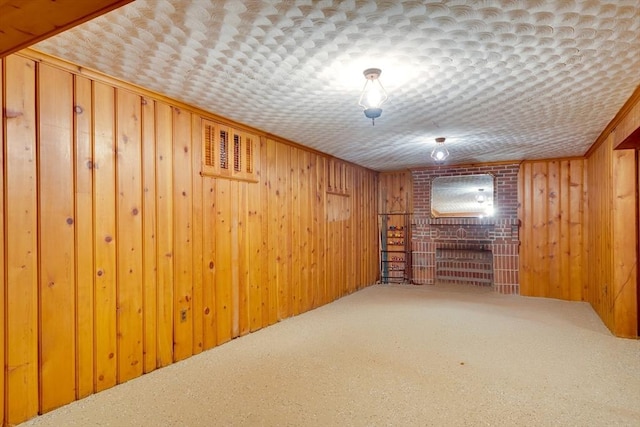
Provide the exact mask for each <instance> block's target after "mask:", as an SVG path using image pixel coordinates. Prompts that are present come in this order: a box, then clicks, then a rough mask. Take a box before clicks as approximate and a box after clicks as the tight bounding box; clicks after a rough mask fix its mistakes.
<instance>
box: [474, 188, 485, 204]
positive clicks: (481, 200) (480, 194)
mask: <svg viewBox="0 0 640 427" xmlns="http://www.w3.org/2000/svg"><path fill="white" fill-rule="evenodd" d="M485 200H486V197H485V195H484V188H478V194H476V202H478V203H484V201H485Z"/></svg>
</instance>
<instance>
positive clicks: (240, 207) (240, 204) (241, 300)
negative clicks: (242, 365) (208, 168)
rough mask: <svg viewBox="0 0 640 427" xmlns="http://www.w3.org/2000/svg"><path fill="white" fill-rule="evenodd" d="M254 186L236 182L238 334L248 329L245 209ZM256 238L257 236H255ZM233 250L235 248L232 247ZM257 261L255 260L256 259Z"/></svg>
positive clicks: (244, 333)
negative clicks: (249, 187) (250, 189)
mask: <svg viewBox="0 0 640 427" xmlns="http://www.w3.org/2000/svg"><path fill="white" fill-rule="evenodd" d="M249 185H251V186H255V184H249V183H247V182H238V198H237V212H238V232H237V233H235V234H237V236H238V238H237V241H238V244H237V251H238V310H237V313H238V335H246V334H248V333H249V330H250V302H249V296H250V294H249V270H250V268H251V264H250V262H249V253H248V250H247V249H248V248H249V240H250V239H251V237H250V236H249V234H248V223H249V212H248V210H247V205H248V204H247V194H248V186H249ZM255 237H256V239H258V238H259V236H255ZM234 250H235V248H234ZM256 261H257V260H256Z"/></svg>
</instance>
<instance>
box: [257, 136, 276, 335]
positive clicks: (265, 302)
mask: <svg viewBox="0 0 640 427" xmlns="http://www.w3.org/2000/svg"><path fill="white" fill-rule="evenodd" d="M270 145H271V144H270V143H269V141H268V140H267V138H265V137H262V138H260V158H261V166H260V167H261V169H260V179H261V189H260V207H261V212H262V220H261V221H260V234H261V235H262V253H263V256H262V260H263V261H262V263H261V264H262V274H261V276H260V288H261V292H260V294H261V296H262V302H261V309H262V323H261V327H265V326H269V325H270V324H271V323H272V319H273V322H275V317H276V315H275V314H273V313H274V311H275V310H272V301H271V289H272V288H273V281H272V280H271V275H270V274H271V271H270V269H271V259H272V258H271V257H272V255H273V250H272V249H273V248H272V247H271V240H270V233H269V229H270V225H271V217H270V214H271V211H270V206H271V204H270V196H271V194H270V191H269V190H270V188H271V177H270V170H271V169H272V167H271V163H269V160H270V158H269V154H270V151H269V149H268V147H269V146H270Z"/></svg>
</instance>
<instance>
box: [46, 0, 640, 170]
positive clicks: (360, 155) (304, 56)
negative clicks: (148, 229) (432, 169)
mask: <svg viewBox="0 0 640 427" xmlns="http://www.w3.org/2000/svg"><path fill="white" fill-rule="evenodd" d="M36 48H37V49H39V50H41V51H44V52H47V53H50V54H53V55H55V56H58V57H61V58H64V59H67V60H70V61H72V62H74V63H77V64H79V65H82V66H85V67H90V68H94V69H97V70H99V71H102V72H104V73H107V74H109V75H112V76H115V77H118V78H121V79H124V80H126V81H130V82H132V83H135V84H138V85H141V86H144V87H147V88H149V89H152V90H154V91H157V92H160V93H162V94H165V95H168V96H171V97H174V98H176V99H178V100H181V101H184V102H187V103H189V104H192V105H195V106H198V107H201V108H203V109H206V110H208V111H211V112H213V113H216V114H220V115H222V116H225V117H228V118H230V119H233V120H236V121H240V122H243V123H246V124H249V125H252V126H254V127H257V128H260V129H262V130H264V131H267V132H270V133H272V134H276V135H279V136H281V137H284V138H288V139H290V140H293V141H296V142H299V143H301V144H304V145H307V146H310V147H313V148H316V149H318V150H321V151H324V152H326V153H329V154H333V155H335V156H338V157H341V158H343V159H345V160H349V161H353V162H355V163H358V164H360V165H363V166H367V167H370V168H372V169H377V170H393V169H400V168H405V167H418V166H426V165H430V164H432V160H431V159H430V158H429V153H430V151H431V149H432V147H433V145H434V144H435V142H434V139H435V138H436V137H439V136H444V137H446V138H447V142H446V145H447V146H448V148H449V150H450V151H451V157H450V160H449V161H448V162H449V163H470V162H490V161H502V160H521V159H538V158H551V157H564V156H576V155H582V154H584V153H585V151H586V150H587V149H588V147H589V146H590V145H591V144H592V143H593V142H594V141H595V139H596V138H597V137H598V135H599V134H600V132H601V131H602V130H603V129H604V128H605V126H606V125H607V124H608V123H609V121H611V119H612V118H613V117H614V116H615V114H616V112H617V111H618V110H619V109H620V108H621V106H622V105H623V104H624V102H625V101H626V100H627V99H628V98H629V96H630V95H631V94H632V92H633V90H634V89H635V88H636V87H637V86H638V84H639V83H640V72H639V70H640V3H639V2H638V0H610V1H605V0H580V1H578V0H466V1H465V0H450V1H447V0H445V1H435V0H433V1H416V0H405V1H400V0H393V1H355V0H351V1H348V0H347V1H342V0H324V1H311V0H283V1H276V0H271V1H269V0H250V1H246V0H245V1H240V0H227V1H209V0H137V1H135V2H133V3H131V4H129V5H127V6H124V7H122V8H120V9H118V10H115V11H113V12H111V13H109V14H107V15H104V16H102V17H99V18H97V19H95V20H93V21H90V22H87V23H85V24H83V25H80V26H78V27H76V28H74V29H71V30H69V31H66V32H64V33H61V34H59V35H57V36H55V37H53V38H51V39H48V40H46V41H44V42H41V43H39V44H38V45H36ZM368 67H379V68H382V75H381V82H382V83H383V85H384V86H385V88H386V89H387V91H388V92H389V100H388V101H387V103H386V104H385V105H384V106H383V107H384V108H383V110H384V111H383V113H382V117H380V119H378V120H377V121H376V125H375V126H372V125H371V121H370V120H367V119H366V118H365V117H364V115H363V113H362V111H361V110H360V108H359V107H358V105H357V101H358V96H359V92H360V90H361V89H362V86H363V85H364V77H363V76H362V71H363V70H364V69H365V68H368Z"/></svg>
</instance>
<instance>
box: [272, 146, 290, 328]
mask: <svg viewBox="0 0 640 427" xmlns="http://www.w3.org/2000/svg"><path fill="white" fill-rule="evenodd" d="M290 152H291V148H290V147H289V146H288V145H285V144H280V143H276V168H277V172H276V176H277V179H276V199H275V200H276V203H277V207H276V209H277V214H276V215H277V218H276V219H277V227H278V228H277V230H274V232H277V233H278V236H277V239H279V242H277V243H276V245H277V246H276V277H277V279H276V283H277V286H278V319H279V320H280V319H286V318H287V317H290V316H291V294H292V289H291V269H290V266H291V204H290V203H289V199H290V192H289V187H290V182H289V168H290V155H291V153H290Z"/></svg>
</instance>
